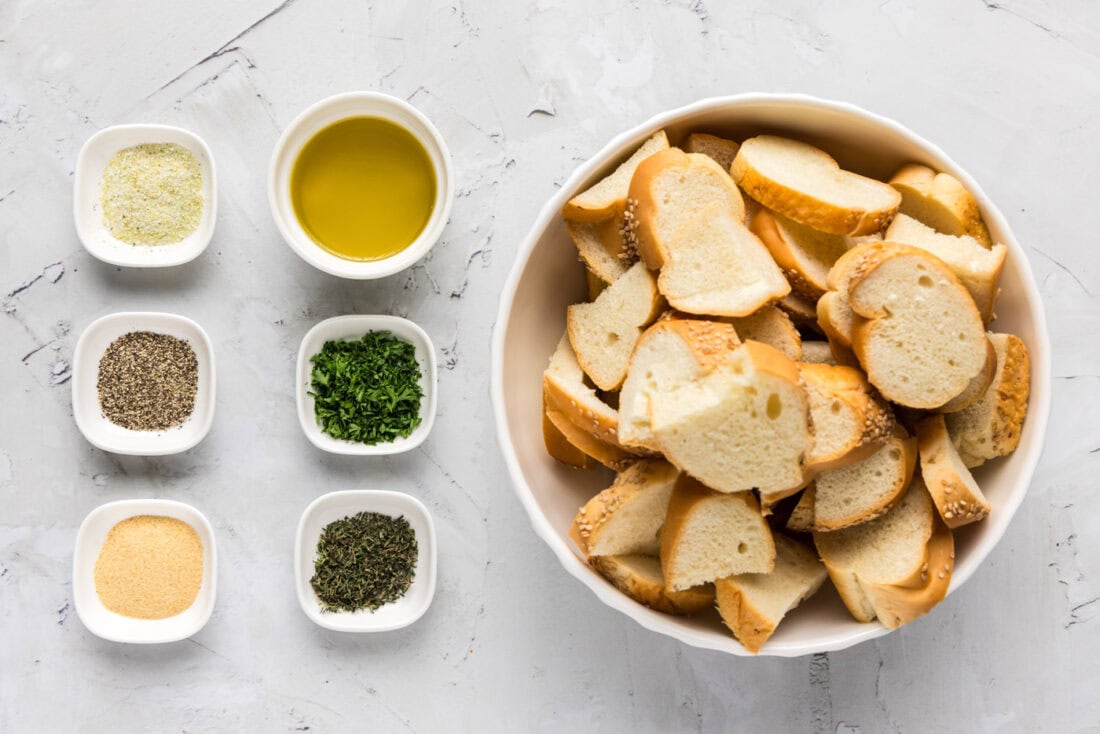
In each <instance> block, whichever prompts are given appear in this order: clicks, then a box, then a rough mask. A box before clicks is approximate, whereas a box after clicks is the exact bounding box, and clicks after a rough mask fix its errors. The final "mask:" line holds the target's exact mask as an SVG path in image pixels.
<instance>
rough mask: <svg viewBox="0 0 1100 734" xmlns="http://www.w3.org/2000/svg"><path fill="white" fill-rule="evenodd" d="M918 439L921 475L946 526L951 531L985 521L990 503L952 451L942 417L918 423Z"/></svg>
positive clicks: (953, 450)
mask: <svg viewBox="0 0 1100 734" xmlns="http://www.w3.org/2000/svg"><path fill="white" fill-rule="evenodd" d="M917 438H918V439H919V441H920V443H919V449H920V473H921V476H922V477H923V478H924V483H925V485H926V486H927V487H928V493H929V494H931V495H932V501H933V502H934V503H935V504H936V510H937V511H939V513H940V518H942V519H943V521H944V523H945V524H946V525H947V527H949V528H952V529H954V528H957V527H961V526H963V525H968V524H970V523H972V522H978V521H979V520H984V519H985V517H986V516H987V515H988V514H989V501H988V500H986V498H985V495H984V494H982V490H981V488H980V487H978V483H977V482H975V481H974V477H973V476H971V474H970V470H969V469H967V468H966V465H965V464H963V461H962V459H960V458H959V453H958V452H957V451H955V446H954V444H952V443H951V436H950V435H949V434H948V433H947V425H946V424H945V423H944V420H943V416H942V415H932V416H929V417H927V418H925V419H924V420H922V421H920V422H919V423H918V424H917Z"/></svg>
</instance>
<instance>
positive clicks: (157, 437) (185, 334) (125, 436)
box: [72, 311, 217, 456]
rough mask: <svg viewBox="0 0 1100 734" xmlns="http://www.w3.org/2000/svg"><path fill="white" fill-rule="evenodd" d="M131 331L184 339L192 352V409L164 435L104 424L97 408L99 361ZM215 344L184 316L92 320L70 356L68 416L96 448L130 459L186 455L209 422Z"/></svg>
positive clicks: (141, 314)
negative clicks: (194, 379)
mask: <svg viewBox="0 0 1100 734" xmlns="http://www.w3.org/2000/svg"><path fill="white" fill-rule="evenodd" d="M131 331H152V332H155V333H158V334H168V335H169V336H174V337H176V338H177V339H183V340H184V341H186V342H187V343H188V344H190V345H191V348H192V349H194V350H195V359H196V360H197V361H198V367H199V375H198V381H199V385H198V392H197V393H196V394H195V409H194V410H192V411H191V415H190V416H188V418H187V420H185V421H184V422H183V424H182V425H179V426H175V427H173V428H166V429H164V430H163V431H134V430H131V429H129V428H123V427H122V426H117V425H115V424H114V423H112V422H111V421H109V420H107V416H105V415H103V411H102V410H101V409H100V407H99V392H98V390H97V389H96V381H97V380H98V378H99V361H100V360H101V359H102V358H103V353H104V352H106V351H107V347H109V346H110V345H111V342H113V341H114V340H115V339H118V338H119V337H120V336H122V335H124V334H129V333H130V332H131ZM214 374H215V371H214V345H213V344H211V342H210V337H209V336H207V334H206V331H205V330H204V329H203V328H202V327H201V326H199V325H198V324H197V323H195V322H194V321H192V320H191V319H189V318H186V317H184V316H177V315H176V314H172V313H157V312H155V311H124V312H121V313H112V314H108V315H107V316H103V317H101V318H98V319H96V320H95V321H93V322H92V323H91V324H89V325H88V327H87V328H86V329H84V332H83V333H81V335H80V339H78V340H77V342H76V350H75V351H74V352H73V380H72V383H73V393H72V394H73V418H75V419H76V426H77V428H79V429H80V432H81V433H82V434H84V438H86V439H88V442H89V443H90V444H92V445H93V446H95V447H96V448H98V449H102V450H104V451H110V452H111V453H113V454H127V455H131V456H161V455H164V454H178V453H180V452H181V451H187V450H188V449H190V448H192V447H193V446H195V445H196V444H198V443H199V441H202V440H203V439H204V438H205V437H206V434H207V433H209V432H210V426H211V425H212V424H213V423H214V397H215V394H216V392H217V389H216V382H215V379H214Z"/></svg>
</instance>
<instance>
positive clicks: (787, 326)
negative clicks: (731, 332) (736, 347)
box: [729, 306, 802, 362]
mask: <svg viewBox="0 0 1100 734" xmlns="http://www.w3.org/2000/svg"><path fill="white" fill-rule="evenodd" d="M729 322H730V323H731V324H733V328H734V329H736V330H737V336H738V337H740V338H741V340H742V341H748V340H750V339H751V340H752V341H754V342H761V343H762V344H767V345H768V346H771V347H775V348H776V349H778V350H779V351H781V352H783V354H785V355H787V356H788V357H790V358H791V359H793V360H794V361H796V362H798V361H800V360H801V359H802V337H801V336H800V335H799V333H798V329H796V328H795V326H794V323H793V322H792V321H791V318H790V317H789V316H787V314H786V313H784V312H783V311H781V310H780V309H778V308H777V307H775V306H764V307H763V308H761V309H760V310H759V311H757V312H756V313H753V314H751V315H749V316H741V317H740V318H731V319H729Z"/></svg>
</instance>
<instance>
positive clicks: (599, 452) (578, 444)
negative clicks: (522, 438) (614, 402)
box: [546, 408, 638, 471]
mask: <svg viewBox="0 0 1100 734" xmlns="http://www.w3.org/2000/svg"><path fill="white" fill-rule="evenodd" d="M546 419H547V420H549V421H550V423H551V424H552V425H553V426H554V428H555V429H556V430H557V431H558V433H560V434H561V435H562V437H563V438H564V439H565V440H566V441H567V442H568V443H569V444H570V445H572V446H573V447H574V448H576V449H577V450H578V451H581V452H583V453H584V454H585V455H586V456H590V457H591V458H593V459H595V460H596V461H598V462H599V463H601V464H603V465H604V466H606V467H607V468H608V469H611V470H612V471H623V470H624V469H626V468H627V467H628V466H630V464H631V463H633V462H635V461H637V460H638V457H637V456H636V455H634V454H631V453H629V452H627V451H625V450H624V449H622V448H620V447H619V446H617V445H615V444H612V443H609V442H607V441H604V440H602V439H600V438H597V437H596V436H595V435H593V434H592V432H591V431H589V430H587V429H585V428H582V427H580V426H578V425H577V424H575V423H574V422H573V421H571V420H569V418H567V417H566V415H565V413H563V412H561V411H560V410H555V409H553V408H551V409H549V410H547V411H546ZM551 455H552V454H551Z"/></svg>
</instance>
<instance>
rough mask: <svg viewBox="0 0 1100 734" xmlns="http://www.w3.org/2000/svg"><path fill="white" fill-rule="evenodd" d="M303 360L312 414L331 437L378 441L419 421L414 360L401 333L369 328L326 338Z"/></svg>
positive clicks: (419, 392) (419, 394)
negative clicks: (308, 367) (348, 336)
mask: <svg viewBox="0 0 1100 734" xmlns="http://www.w3.org/2000/svg"><path fill="white" fill-rule="evenodd" d="M309 361H310V362H312V363H313V372H312V374H311V382H310V386H311V387H312V388H313V389H312V390H310V393H309V394H310V395H312V396H313V400H314V415H315V416H316V418H317V424H318V425H319V426H321V430H322V431H324V432H325V433H327V434H328V435H330V436H332V437H333V438H339V439H343V440H345V441H355V442H357V443H366V444H376V443H384V442H389V441H393V440H394V439H395V438H397V437H398V436H408V435H409V434H410V433H412V432H413V430H415V429H416V427H417V426H419V425H420V399H421V398H422V397H423V396H424V391H423V390H422V389H421V387H420V366H419V365H418V364H417V362H416V348H415V347H414V346H413V345H412V344H410V343H409V342H407V341H405V340H404V339H399V338H398V337H396V336H394V335H393V334H391V333H390V332H388V331H372V332H370V333H367V334H364V335H363V338H362V339H359V340H357V341H328V342H325V346H324V347H322V348H321V351H320V352H319V353H317V354H315V355H313V356H312V357H310V360H309Z"/></svg>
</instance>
